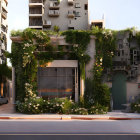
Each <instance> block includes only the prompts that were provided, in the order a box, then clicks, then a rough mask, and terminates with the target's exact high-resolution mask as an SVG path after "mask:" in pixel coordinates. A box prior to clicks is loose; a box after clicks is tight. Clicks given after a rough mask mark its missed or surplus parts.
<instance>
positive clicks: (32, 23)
mask: <svg viewBox="0 0 140 140" xmlns="http://www.w3.org/2000/svg"><path fill="white" fill-rule="evenodd" d="M29 28H39V29H42V18H30V20H29Z"/></svg>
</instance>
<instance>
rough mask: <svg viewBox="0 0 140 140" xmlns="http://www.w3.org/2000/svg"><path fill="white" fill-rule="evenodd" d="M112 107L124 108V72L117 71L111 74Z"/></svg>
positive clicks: (116, 108)
mask: <svg viewBox="0 0 140 140" xmlns="http://www.w3.org/2000/svg"><path fill="white" fill-rule="evenodd" d="M112 97H113V109H114V110H121V109H124V106H123V104H126V75H125V73H124V72H117V73H116V74H115V75H114V76H113V83H112Z"/></svg>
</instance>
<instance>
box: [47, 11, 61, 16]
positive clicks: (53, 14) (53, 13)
mask: <svg viewBox="0 0 140 140" xmlns="http://www.w3.org/2000/svg"><path fill="white" fill-rule="evenodd" d="M49 16H50V17H58V16H59V10H49Z"/></svg>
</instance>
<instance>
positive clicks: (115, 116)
mask: <svg viewBox="0 0 140 140" xmlns="http://www.w3.org/2000/svg"><path fill="white" fill-rule="evenodd" d="M0 119H11V120H22V119H23V120H140V114H137V113H123V112H108V113H107V114H105V115H53V114H41V115H25V114H18V113H14V114H0Z"/></svg>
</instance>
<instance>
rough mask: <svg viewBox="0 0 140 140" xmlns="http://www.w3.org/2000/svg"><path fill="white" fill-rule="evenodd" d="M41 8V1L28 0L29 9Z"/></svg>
mask: <svg viewBox="0 0 140 140" xmlns="http://www.w3.org/2000/svg"><path fill="white" fill-rule="evenodd" d="M40 6H41V7H42V6H43V1H42V0H30V1H29V7H40Z"/></svg>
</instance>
